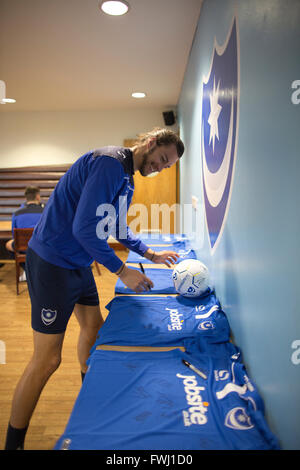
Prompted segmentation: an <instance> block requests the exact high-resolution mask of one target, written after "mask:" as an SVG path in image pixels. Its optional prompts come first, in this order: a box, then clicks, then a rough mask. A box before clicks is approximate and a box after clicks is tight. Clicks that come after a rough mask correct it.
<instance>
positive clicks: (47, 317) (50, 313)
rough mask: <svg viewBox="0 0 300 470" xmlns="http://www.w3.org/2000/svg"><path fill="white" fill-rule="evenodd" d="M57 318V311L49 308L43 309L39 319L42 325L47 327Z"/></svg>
mask: <svg viewBox="0 0 300 470" xmlns="http://www.w3.org/2000/svg"><path fill="white" fill-rule="evenodd" d="M56 317H57V310H50V309H49V308H43V309H42V312H41V318H42V322H43V323H44V325H46V326H49V325H52V323H54V322H55V320H56Z"/></svg>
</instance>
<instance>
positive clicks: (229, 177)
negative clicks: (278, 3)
mask: <svg viewBox="0 0 300 470" xmlns="http://www.w3.org/2000/svg"><path fill="white" fill-rule="evenodd" d="M238 109H239V40H238V32H237V21H236V18H234V21H233V24H232V27H231V30H230V32H229V34H228V37H227V40H226V41H225V44H224V45H222V46H219V45H218V44H217V43H216V42H215V46H214V51H213V55H212V60H211V66H210V71H209V73H208V75H207V76H206V77H204V78H203V98H202V122H201V153H202V178H203V195H204V205H205V216H206V224H207V229H208V234H209V242H210V247H211V251H212V253H214V251H215V249H216V247H217V245H218V243H219V241H220V239H221V236H222V232H223V229H224V225H225V222H226V217H227V213H228V209H229V204H230V197H231V191H232V186H233V176H234V166H235V156H236V148H237V128H238Z"/></svg>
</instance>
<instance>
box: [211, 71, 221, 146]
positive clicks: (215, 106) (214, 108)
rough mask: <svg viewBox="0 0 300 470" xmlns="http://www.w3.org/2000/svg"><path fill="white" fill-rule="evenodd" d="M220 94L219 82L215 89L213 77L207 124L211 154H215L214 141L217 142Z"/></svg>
mask: <svg viewBox="0 0 300 470" xmlns="http://www.w3.org/2000/svg"><path fill="white" fill-rule="evenodd" d="M219 93H220V80H219V82H218V86H217V89H216V83H215V77H214V88H213V92H212V93H211V94H210V95H209V101H210V115H209V116H208V124H209V125H210V135H209V144H210V143H211V141H212V145H213V153H214V152H215V139H216V137H217V139H218V140H219V126H218V119H219V116H220V112H221V109H222V106H221V105H220V104H219V103H218V99H219Z"/></svg>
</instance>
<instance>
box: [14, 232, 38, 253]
mask: <svg viewBox="0 0 300 470" xmlns="http://www.w3.org/2000/svg"><path fill="white" fill-rule="evenodd" d="M33 230H34V229H33V228H15V229H14V248H15V251H16V252H18V251H26V250H27V248H28V242H29V240H30V238H31V236H32V233H33Z"/></svg>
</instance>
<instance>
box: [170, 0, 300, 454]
mask: <svg viewBox="0 0 300 470" xmlns="http://www.w3.org/2000/svg"><path fill="white" fill-rule="evenodd" d="M234 16H236V18H237V24H238V31H239V62H240V63H239V71H240V76H239V83H240V90H239V97H240V102H239V122H238V138H237V152H236V161H235V173H234V180H233V189H232V195H231V200H230V206H229V211H228V216H227V220H226V223H225V228H224V231H223V234H222V237H221V239H220V242H219V244H218V246H217V248H216V250H215V252H214V253H213V254H212V253H211V250H210V245H209V238H208V233H207V228H206V224H205V217H204V199H203V189H202V163H201V157H202V152H201V120H202V87H203V76H205V75H207V73H208V72H209V68H210V64H211V59H212V53H213V48H214V40H215V39H216V41H217V43H218V44H224V42H225V40H226V38H227V35H228V32H229V31H230V28H231V25H232V21H233V17H234ZM299 25H300V1H299V0H239V1H235V0H204V2H203V6H202V10H201V14H200V18H199V23H198V28H197V31H196V34H195V38H194V42H193V47H192V50H191V53H190V58H189V62H188V66H187V70H186V73H185V78H184V83H183V86H182V90H181V96H180V101H179V106H178V115H179V123H180V132H181V137H182V139H183V141H184V142H185V145H186V153H185V156H184V158H183V159H181V160H182V161H181V163H180V165H181V166H180V172H181V173H180V198H181V203H182V204H190V203H191V195H192V194H193V195H195V196H197V197H198V198H199V210H198V215H199V220H200V224H198V234H197V239H196V241H195V247H196V248H197V250H198V255H199V258H200V259H202V260H203V261H204V262H206V263H207V265H208V266H209V268H210V270H211V274H212V278H213V282H214V285H215V287H216V292H217V295H218V297H219V298H220V300H221V302H222V305H223V308H224V310H225V312H226V313H227V315H228V318H229V321H230V324H231V328H232V332H233V336H234V340H235V343H236V344H237V345H238V346H239V347H240V348H241V349H242V352H243V357H244V363H245V364H246V366H247V368H248V371H249V374H250V375H251V377H252V379H253V380H254V381H255V382H256V384H257V386H258V389H259V391H260V393H261V395H262V396H263V398H264V401H265V405H266V415H267V420H268V423H269V425H270V428H271V430H272V431H273V432H274V433H275V434H276V435H277V437H278V438H279V439H280V442H281V445H282V447H283V448H284V449H300V311H299V310H300V309H299V297H298V293H299V290H300V289H299V280H300V274H299V272H300V269H299V267H300V256H299V253H300V249H299V244H300V216H299V212H300V189H299V188H300V181H299V180H300V178H299V177H300V103H298V102H299V101H300V87H299V88H297V86H299V85H300V82H298V83H297V82H295V81H296V80H299V81H300V26H299ZM294 82H295V83H294ZM293 83H294V87H295V88H294V89H293V88H292V84H293ZM293 93H294V94H293ZM297 103H298V104H297Z"/></svg>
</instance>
